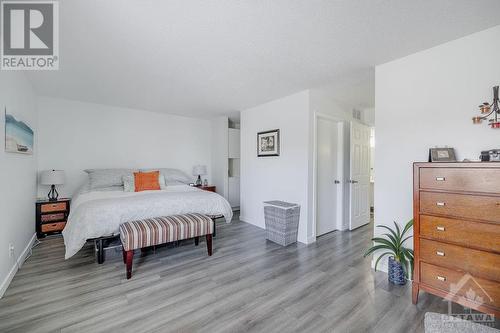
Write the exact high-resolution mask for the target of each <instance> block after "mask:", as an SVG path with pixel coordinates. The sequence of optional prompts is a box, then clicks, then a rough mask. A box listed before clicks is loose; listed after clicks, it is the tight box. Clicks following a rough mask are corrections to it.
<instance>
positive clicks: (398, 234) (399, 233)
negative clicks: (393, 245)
mask: <svg viewBox="0 0 500 333" xmlns="http://www.w3.org/2000/svg"><path fill="white" fill-rule="evenodd" d="M393 222H394V225H395V226H396V235H397V237H396V238H399V239H401V229H399V225H398V224H397V223H396V221H393Z"/></svg>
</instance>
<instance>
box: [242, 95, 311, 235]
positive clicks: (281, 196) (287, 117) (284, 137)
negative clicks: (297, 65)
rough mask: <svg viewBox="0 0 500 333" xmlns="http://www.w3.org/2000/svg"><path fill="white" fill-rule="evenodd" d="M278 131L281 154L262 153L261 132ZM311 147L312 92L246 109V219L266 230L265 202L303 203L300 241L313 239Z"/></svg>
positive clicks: (243, 141) (244, 162) (244, 208)
mask: <svg viewBox="0 0 500 333" xmlns="http://www.w3.org/2000/svg"><path fill="white" fill-rule="evenodd" d="M272 129H279V130H280V140H281V147H280V150H281V153H280V156H277V157H257V146H256V145H257V132H261V131H265V130H272ZM309 145H310V142H309V92H308V91H302V92H299V93H297V94H294V95H290V96H287V97H284V98H281V99H278V100H274V101H272V102H269V103H266V104H262V105H259V106H257V107H254V108H251V109H248V110H245V111H242V112H241V201H240V204H241V206H240V209H241V215H240V219H241V220H243V221H245V222H248V223H251V224H254V225H256V226H259V227H261V228H264V226H265V224H264V209H263V204H262V202H263V201H266V200H284V201H289V202H294V203H298V204H300V205H301V212H300V223H299V235H298V238H299V239H298V240H299V241H300V242H303V243H306V242H307V221H308V220H307V217H308V177H309V175H308V161H309V160H308V157H309Z"/></svg>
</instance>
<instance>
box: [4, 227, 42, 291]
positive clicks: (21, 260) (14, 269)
mask: <svg viewBox="0 0 500 333" xmlns="http://www.w3.org/2000/svg"><path fill="white" fill-rule="evenodd" d="M35 240H36V233H35V234H33V237H31V239H30V240H29V242H28V244H27V245H26V247H25V248H24V250H23V252H21V254H20V255H19V257H18V258H17V259H16V262H15V263H14V265H12V268H11V269H10V271H9V274H7V276H6V277H5V279H4V280H3V281H2V284H0V298H2V297H3V295H4V294H5V291H7V288H8V287H9V285H10V282H11V281H12V279H13V278H14V276H15V275H16V273H17V270H18V269H19V268H21V266H22V265H23V264H24V260H25V259H26V257H27V256H28V254H29V253H30V250H31V247H32V246H33V243H34V242H35Z"/></svg>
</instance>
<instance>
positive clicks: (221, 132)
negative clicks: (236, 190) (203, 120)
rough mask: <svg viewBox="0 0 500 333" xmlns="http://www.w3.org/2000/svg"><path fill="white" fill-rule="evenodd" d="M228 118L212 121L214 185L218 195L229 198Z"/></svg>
mask: <svg viewBox="0 0 500 333" xmlns="http://www.w3.org/2000/svg"><path fill="white" fill-rule="evenodd" d="M228 125H229V120H228V118H227V117H225V116H223V117H216V118H214V119H212V145H211V151H212V184H213V185H215V187H216V190H217V193H219V194H220V195H222V196H223V197H224V198H226V199H227V198H228V177H227V175H228V159H227V156H228V149H229V144H228V135H229V134H228V131H229V128H228Z"/></svg>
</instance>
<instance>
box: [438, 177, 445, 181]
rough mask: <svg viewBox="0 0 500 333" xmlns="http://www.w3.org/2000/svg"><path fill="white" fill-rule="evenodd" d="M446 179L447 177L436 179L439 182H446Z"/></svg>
mask: <svg viewBox="0 0 500 333" xmlns="http://www.w3.org/2000/svg"><path fill="white" fill-rule="evenodd" d="M445 180H446V178H444V177H436V181H438V182H444V181H445Z"/></svg>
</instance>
